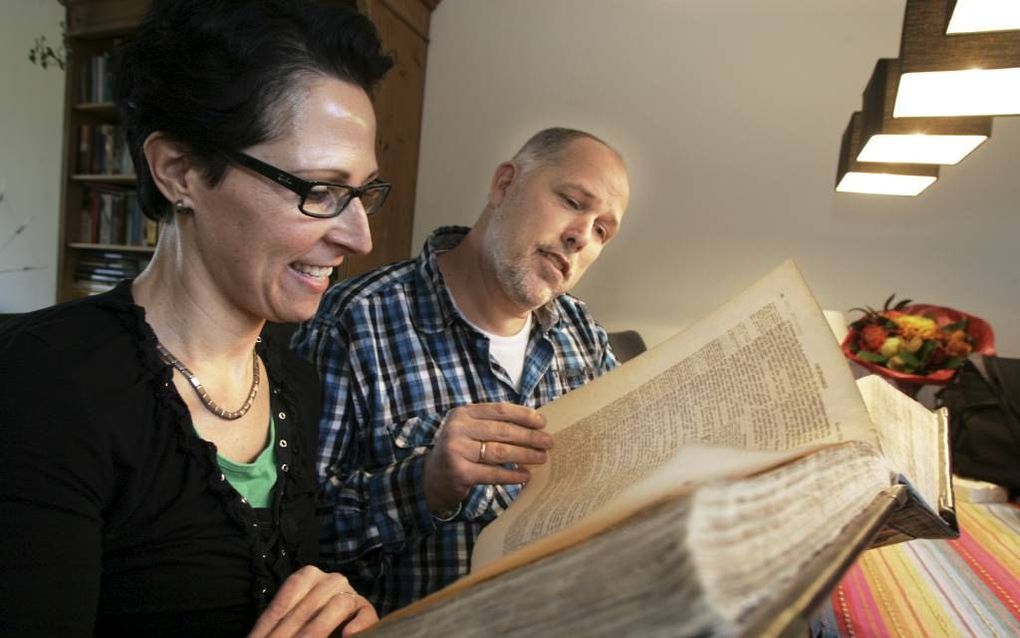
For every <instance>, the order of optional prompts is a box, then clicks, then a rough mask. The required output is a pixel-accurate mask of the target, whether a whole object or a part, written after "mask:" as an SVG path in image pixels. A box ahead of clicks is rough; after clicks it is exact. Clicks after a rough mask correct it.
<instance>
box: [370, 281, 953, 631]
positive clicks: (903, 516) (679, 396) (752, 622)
mask: <svg viewBox="0 0 1020 638" xmlns="http://www.w3.org/2000/svg"><path fill="white" fill-rule="evenodd" d="M541 412H543V414H544V415H545V417H546V419H547V426H546V427H547V429H548V430H549V431H550V432H551V433H552V434H553V437H554V446H553V449H552V451H551V452H550V454H549V460H548V463H546V464H545V465H541V466H535V467H533V468H531V472H532V474H531V479H530V480H529V482H528V484H527V486H526V487H525V488H524V489H523V490H522V491H521V494H520V496H519V497H518V499H517V500H516V501H515V502H514V503H513V504H512V505H511V506H510V507H509V508H508V509H507V510H506V511H505V512H503V513H502V514H501V515H500V516H499V518H497V519H496V520H495V521H494V522H493V523H491V524H490V525H489V526H488V527H486V529H485V530H483V532H482V534H481V535H480V537H479V538H478V540H477V543H476V545H475V549H474V552H473V554H472V568H471V573H470V574H469V575H467V576H465V577H464V578H462V579H461V580H459V581H457V582H455V583H453V584H452V585H450V586H449V587H447V588H445V589H443V590H440V591H438V592H436V593H434V594H432V595H431V596H429V597H426V598H424V599H422V600H420V601H418V602H416V603H414V604H412V605H411V606H409V607H406V608H404V609H402V610H399V611H397V612H395V613H394V614H391V615H389V616H387V617H386V618H384V619H383V620H382V622H381V623H380V624H378V625H376V626H375V627H374V628H373V629H372V630H370V631H369V632H368V633H367V634H366V635H367V636H377V637H382V636H400V637H401V638H411V637H413V636H433V635H465V636H474V635H479V636H481V635H499V636H570V637H571V638H574V637H576V636H620V635H642V636H685V635H704V636H708V635H712V636H729V635H748V636H751V635H753V636H759V635H779V634H781V633H783V632H784V631H789V630H790V629H791V628H796V627H798V626H803V625H804V624H806V620H807V619H808V618H809V617H810V613H811V611H812V610H813V609H814V606H815V605H816V604H817V603H818V602H819V601H821V600H822V599H823V597H824V596H825V595H826V594H827V593H828V591H829V590H830V589H831V587H832V586H834V585H835V583H836V582H837V581H838V579H839V578H840V576H841V575H842V573H843V572H844V571H845V569H846V568H848V567H849V565H850V564H851V562H852V561H853V559H854V558H855V557H856V556H857V555H858V554H859V553H860V552H862V551H864V550H865V549H866V548H867V547H869V546H876V545H881V544H888V543H893V542H900V541H905V540H909V539H911V538H919V537H925V538H952V537H955V536H956V535H958V530H957V527H956V520H955V514H954V509H953V495H952V489H951V478H950V474H949V469H948V444H947V442H948V439H947V420H946V417H945V411H944V410H940V411H937V412H931V411H929V410H927V409H926V408H924V407H923V406H921V405H920V404H918V403H916V402H915V401H913V400H912V399H910V398H909V397H907V396H906V395H904V394H903V393H901V392H900V391H898V390H897V389H895V388H894V387H892V386H891V385H889V384H888V383H887V382H885V381H884V380H883V379H880V378H878V377H873V376H872V377H866V378H863V379H860V380H858V381H856V382H855V381H854V379H853V377H852V375H851V372H850V368H849V366H848V364H847V361H846V359H845V358H844V356H843V354H842V352H841V351H840V348H839V345H838V344H837V342H836V341H835V339H833V334H832V330H831V329H830V327H829V325H828V323H827V322H826V320H825V317H824V315H823V313H822V311H821V309H820V308H819V306H818V304H817V303H816V301H815V299H814V298H813V296H812V295H811V292H810V291H809V290H808V287H807V285H806V284H805V283H804V280H803V279H802V277H801V275H800V273H799V271H798V270H797V268H796V267H795V266H794V265H793V263H792V262H787V263H785V264H783V265H782V266H780V267H779V268H778V269H776V270H775V271H773V272H772V273H771V274H770V275H768V276H767V277H765V278H764V279H763V280H761V281H760V282H759V283H757V284H756V285H754V286H753V287H752V288H750V289H749V290H747V291H745V292H744V293H742V294H741V295H739V296H738V297H736V298H734V299H733V300H731V301H730V302H728V303H727V304H725V305H724V306H723V307H722V308H720V309H719V310H717V311H716V312H715V313H713V314H712V315H710V316H709V317H707V318H706V319H704V320H702V321H700V322H698V323H697V324H695V325H694V326H692V327H691V328H689V329H687V330H685V331H684V332H682V333H680V334H678V335H676V336H675V337H673V338H671V339H669V340H668V341H666V342H665V343H663V344H662V345H660V346H658V347H656V348H653V349H652V350H649V351H648V352H646V353H644V354H642V355H640V356H638V357H636V358H635V359H632V360H631V361H629V362H627V363H626V364H624V365H623V366H621V367H620V368H618V369H616V370H614V371H612V372H610V373H608V374H606V375H603V376H602V377H599V378H598V379H596V380H594V381H592V382H591V383H589V384H588V385H586V386H584V387H582V388H579V389H577V390H574V391H572V392H570V393H568V394H566V395H564V396H562V397H560V398H559V399H557V400H556V401H553V402H552V403H550V404H548V405H546V406H544V407H543V408H542V409H541Z"/></svg>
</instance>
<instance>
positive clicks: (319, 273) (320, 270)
mask: <svg viewBox="0 0 1020 638" xmlns="http://www.w3.org/2000/svg"><path fill="white" fill-rule="evenodd" d="M293 266H294V270H296V271H298V272H303V273H304V274H306V275H309V276H311V277H329V276H330V275H331V274H333V267H332V266H310V265H308V264H294V265H293Z"/></svg>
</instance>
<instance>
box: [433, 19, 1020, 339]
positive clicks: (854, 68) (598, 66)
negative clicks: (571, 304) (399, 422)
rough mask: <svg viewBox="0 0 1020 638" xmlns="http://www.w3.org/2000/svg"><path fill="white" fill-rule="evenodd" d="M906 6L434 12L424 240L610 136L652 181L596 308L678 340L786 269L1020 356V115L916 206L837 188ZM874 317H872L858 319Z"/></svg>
mask: <svg viewBox="0 0 1020 638" xmlns="http://www.w3.org/2000/svg"><path fill="white" fill-rule="evenodd" d="M902 13H903V2H902V1H901V2H891V1H889V0H826V1H825V2H812V1H810V0H772V1H770V2H762V1H761V0H703V1H701V2H694V1H692V0H626V1H624V0H514V1H513V2H508V1H507V0H443V2H442V3H441V4H440V5H439V7H438V9H437V10H436V12H435V13H434V14H433V18H432V27H431V35H432V37H431V44H430V47H429V59H428V76H427V83H426V98H425V112H424V128H423V136H422V151H421V159H420V166H421V169H420V173H419V179H418V196H417V205H416V213H415V232H414V236H415V239H414V242H415V246H416V247H417V246H420V244H421V242H422V241H423V240H424V237H425V236H426V235H427V233H428V232H429V231H430V230H431V229H432V228H433V227H435V226H437V225H440V224H447V223H460V224H467V225H470V224H471V223H472V222H473V221H474V219H475V217H476V216H477V214H478V213H479V212H480V211H481V209H482V206H483V204H484V197H485V192H486V187H487V185H488V181H489V177H490V175H491V170H492V169H493V168H494V167H495V165H496V164H497V163H498V162H499V161H501V160H503V159H506V158H508V157H509V156H510V155H512V154H513V152H514V151H515V150H516V149H517V147H518V146H519V145H520V144H521V143H522V142H523V141H524V140H525V139H526V138H527V137H528V136H529V135H530V134H531V133H533V132H534V131H536V130H538V129H541V128H544V127H546V126H553V125H564V126H572V127H577V128H582V129H587V130H590V131H592V132H594V133H596V134H598V135H600V136H602V137H604V138H605V139H607V140H608V141H609V142H610V143H612V144H613V145H615V146H616V147H617V148H619V149H620V150H621V151H622V152H623V154H624V156H625V157H626V158H627V160H628V163H629V168H630V173H631V190H632V201H631V207H630V211H629V213H628V215H627V217H626V219H625V222H624V226H623V231H622V233H621V234H620V236H619V237H618V239H617V240H616V241H614V243H613V244H611V245H610V246H609V248H607V250H606V252H605V253H603V256H602V257H601V258H600V260H599V262H598V263H597V264H595V266H593V267H592V269H591V270H589V273H588V275H587V277H586V279H585V280H584V281H583V282H582V283H581V284H580V285H579V286H578V288H577V289H576V290H575V292H576V293H577V294H578V295H579V296H581V297H582V298H584V299H585V300H587V301H588V303H589V305H590V306H591V307H592V309H593V311H594V312H595V314H596V316H597V317H599V318H600V320H601V321H602V322H603V323H604V324H605V325H606V326H607V327H608V328H609V329H623V328H637V329H639V330H641V331H642V332H643V333H644V335H645V338H646V340H647V341H649V342H650V343H657V342H659V341H661V340H662V339H664V338H666V337H668V336H670V335H671V334H672V333H673V332H675V331H676V330H678V329H681V328H683V327H684V326H685V325H687V324H688V323H690V322H692V321H695V320H697V319H698V318H699V317H701V316H703V315H705V314H706V313H708V312H710V311H711V310H712V309H714V308H715V307H716V306H718V305H719V304H721V303H722V302H724V301H725V300H726V299H728V298H729V297H731V296H733V295H734V294H736V293H737V292H739V291H740V290H741V289H742V288H743V287H745V286H746V285H749V284H750V283H752V282H753V281H755V280H756V279H757V278H758V277H760V276H761V275H764V274H765V273H766V272H768V271H769V270H770V269H771V268H772V267H773V266H775V265H777V264H778V263H779V262H781V261H782V260H783V259H785V258H787V257H793V258H794V259H796V260H797V262H798V263H799V265H800V266H801V269H802V270H803V271H804V274H805V276H806V277H807V280H808V282H809V284H810V285H811V286H812V289H813V290H814V292H815V294H816V296H817V297H818V298H819V300H820V302H821V303H822V305H823V306H824V307H827V308H835V309H841V310H844V311H845V310H847V309H849V308H851V307H854V306H860V305H864V304H868V305H879V304H881V303H882V301H883V300H884V299H885V298H886V297H887V296H888V295H889V294H890V293H892V292H896V293H898V294H899V295H900V296H904V295H905V296H908V297H910V298H912V299H915V300H918V301H924V302H928V303H937V304H943V305H948V306H952V307H956V308H959V309H962V310H966V311H969V312H972V313H975V314H978V315H982V316H984V317H985V318H986V319H988V320H989V321H990V322H991V324H992V326H993V327H994V328H995V330H996V333H997V343H998V346H999V351H1000V353H1002V354H1008V355H1013V356H1018V355H1020V256H1018V255H1020V173H1018V171H1017V156H1018V151H1020V118H1015V117H1014V118H997V119H996V120H995V124H994V131H993V136H992V139H991V140H990V141H989V142H987V143H986V144H985V145H984V146H983V147H982V148H981V149H979V150H978V151H977V152H976V154H975V155H974V156H972V157H970V158H968V159H966V160H965V161H964V162H962V163H961V164H960V165H958V166H955V167H946V168H943V169H942V177H941V179H940V180H939V181H938V182H936V184H935V185H933V186H932V187H930V188H929V189H928V191H927V192H925V193H924V194H923V195H922V196H920V197H917V198H892V197H876V196H861V195H848V194H837V193H835V192H834V190H833V186H834V179H835V173H836V162H837V154H838V151H839V142H840V136H841V134H842V132H843V129H844V127H845V126H846V123H847V120H848V119H849V117H850V114H851V112H852V111H854V110H857V109H859V108H860V96H861V92H862V91H863V89H864V86H865V84H866V82H867V80H868V77H869V75H870V73H871V70H872V67H873V65H874V64H875V61H876V60H877V59H878V58H879V57H896V56H897V54H898V50H899V35H900V27H901V23H902V17H903V16H902ZM852 316H855V315H852Z"/></svg>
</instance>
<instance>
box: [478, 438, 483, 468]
mask: <svg viewBox="0 0 1020 638" xmlns="http://www.w3.org/2000/svg"><path fill="white" fill-rule="evenodd" d="M478 462H479V463H485V441H482V446H481V447H480V448H478Z"/></svg>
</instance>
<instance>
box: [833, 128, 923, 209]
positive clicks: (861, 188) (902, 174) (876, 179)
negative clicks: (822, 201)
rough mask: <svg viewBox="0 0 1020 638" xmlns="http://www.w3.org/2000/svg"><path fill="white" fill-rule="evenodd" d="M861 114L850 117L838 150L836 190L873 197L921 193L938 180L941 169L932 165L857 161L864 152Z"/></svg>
mask: <svg viewBox="0 0 1020 638" xmlns="http://www.w3.org/2000/svg"><path fill="white" fill-rule="evenodd" d="M861 121H862V118H861V112H860V111H858V112H856V113H854V114H853V116H852V117H851V118H850V123H849V124H847V127H846V131H844V133H843V142H842V144H841V145H840V148H839V168H838V169H837V171H836V190H837V191H838V192H840V193H870V194H873V195H903V196H914V195H918V194H920V193H921V192H922V191H923V190H924V189H926V188H928V187H929V186H931V185H932V183H934V182H935V180H936V179H938V176H939V169H938V166H935V165H933V164H891V163H881V162H862V161H859V160H857V159H856V158H857V156H858V154H859V153H860V150H861V129H862V122H861Z"/></svg>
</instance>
